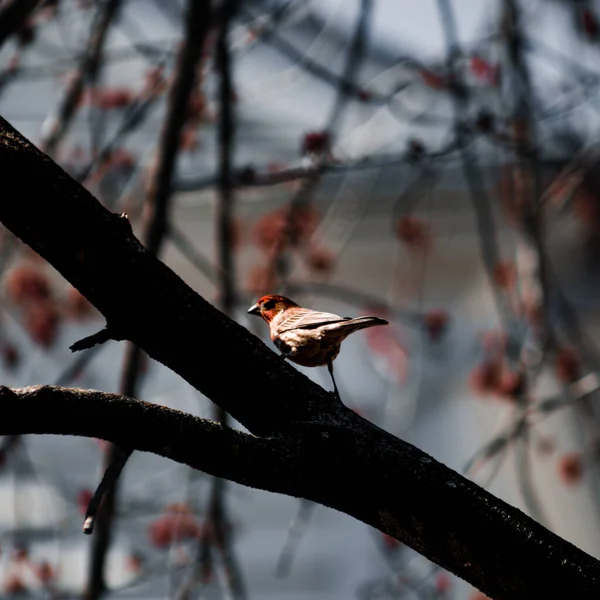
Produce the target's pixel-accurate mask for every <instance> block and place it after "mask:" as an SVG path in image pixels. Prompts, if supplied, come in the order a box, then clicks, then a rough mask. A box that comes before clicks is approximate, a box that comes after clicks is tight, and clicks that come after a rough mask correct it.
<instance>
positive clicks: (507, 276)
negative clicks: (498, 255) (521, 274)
mask: <svg viewBox="0 0 600 600" xmlns="http://www.w3.org/2000/svg"><path fill="white" fill-rule="evenodd" d="M493 280H494V283H495V284H496V285H497V286H498V287H499V288H500V289H502V290H511V289H513V288H514V286H515V284H516V283H517V269H516V268H515V265H514V263H513V262H511V261H508V260H501V261H498V262H497V263H496V265H495V266H494V270H493Z"/></svg>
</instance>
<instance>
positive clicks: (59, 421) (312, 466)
mask: <svg viewBox="0 0 600 600" xmlns="http://www.w3.org/2000/svg"><path fill="white" fill-rule="evenodd" d="M329 416H330V421H331V424H330V425H329V426H326V425H322V426H318V425H317V426H315V425H314V424H307V425H305V426H303V427H300V428H299V429H298V430H297V431H296V432H295V433H294V435H291V436H270V437H255V436H253V435H251V434H245V433H242V432H240V431H236V430H232V429H229V428H227V427H223V426H221V425H219V424H217V423H215V422H213V421H209V420H206V419H201V418H198V417H194V416H192V415H188V414H185V413H182V412H179V411H177V410H173V409H170V408H166V407H164V406H159V405H155V404H150V403H148V402H143V401H141V400H134V399H131V398H127V397H123V396H119V395H117V394H109V393H105V392H99V391H95V390H79V389H68V388H59V387H55V386H32V387H27V388H22V389H15V390H11V389H9V388H6V387H0V434H2V435H18V434H31V433H37V434H41V433H46V434H62V435H77V436H86V437H95V438H101V439H105V440H108V441H111V442H113V443H115V444H117V445H120V446H121V445H125V444H127V445H129V446H130V447H134V448H135V449H136V450H143V451H147V452H152V453H154V454H158V455H159V456H164V457H166V458H170V459H172V460H175V461H177V462H180V463H182V464H186V465H189V466H190V467H193V468H196V469H201V470H203V471H205V472H207V473H209V474H211V475H215V476H217V477H225V478H227V479H230V480H232V481H236V482H238V483H241V484H243V485H247V486H251V487H255V488H260V489H263V490H268V491H271V492H278V493H283V494H287V495H291V496H295V497H299V498H305V499H308V500H313V501H315V502H319V503H320V504H324V505H325V506H331V507H332V508H336V509H338V510H341V511H343V512H346V513H347V514H350V515H352V516H354V517H356V518H358V519H360V520H362V521H364V522H365V523H368V524H369V525H372V526H374V527H377V528H378V529H380V530H381V531H383V532H385V533H387V534H389V535H392V536H394V537H397V538H398V539H401V540H403V541H404V542H406V543H408V544H409V545H411V546H412V547H413V548H415V549H416V550H417V551H419V552H421V553H423V554H425V555H426V556H428V557H429V558H430V559H432V560H433V561H434V562H436V563H438V564H440V565H442V566H444V567H445V568H448V569H450V570H451V571H453V572H454V573H457V574H458V575H459V576H462V577H464V578H465V579H467V580H468V581H470V582H471V583H472V584H474V585H476V586H477V587H479V588H480V589H482V590H483V591H485V592H486V593H488V594H490V595H491V596H492V597H493V598H497V599H507V600H508V599H511V600H518V599H523V600H525V599H531V598H532V597H539V598H541V597H545V596H547V597H557V596H560V595H562V594H563V593H564V594H567V593H568V594H570V595H571V597H576V598H578V599H587V598H590V599H592V598H597V594H598V593H599V592H600V566H599V563H598V561H596V560H595V559H593V558H591V557H590V556H588V555H586V554H585V553H584V552H582V551H581V550H578V549H577V548H575V547H574V546H573V545H572V544H570V543H568V542H565V541H564V540H562V539H561V538H559V537H558V536H556V535H554V534H553V533H550V532H549V531H548V530H546V529H545V528H544V527H542V526H541V525H539V524H538V523H535V522H534V521H533V520H532V519H530V518H529V517H527V516H526V515H524V514H523V513H522V512H521V511H519V510H517V509H515V508H512V507H510V506H509V505H507V504H506V503H504V502H502V501H500V500H498V499H496V498H494V497H493V496H492V495H491V494H489V493H488V492H486V491H484V490H482V489H481V488H479V487H478V486H476V485H475V484H473V483H472V482H470V481H468V480H466V479H464V478H463V477H461V476H460V475H458V474H457V473H455V472H454V471H451V470H450V469H448V468H447V467H445V466H443V465H442V464H440V463H438V462H437V461H435V460H434V459H432V458H431V457H429V456H427V455H425V454H423V453H422V452H420V451H419V450H418V449H417V448H415V447H413V446H411V445H410V444H407V443H406V442H403V441H401V440H398V439H396V438H394V437H393V436H392V435H390V434H388V433H385V432H383V431H382V430H380V429H378V428H377V427H376V426H374V425H372V424H371V423H369V422H368V421H365V420H364V419H363V418H362V417H359V416H358V415H356V414H355V413H353V412H352V411H350V410H348V409H345V408H344V407H342V406H341V405H338V407H337V408H336V409H334V412H333V414H330V415H329ZM415 492H416V493H415Z"/></svg>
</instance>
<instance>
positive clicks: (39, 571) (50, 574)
mask: <svg viewBox="0 0 600 600" xmlns="http://www.w3.org/2000/svg"><path fill="white" fill-rule="evenodd" d="M34 572H35V576H36V577H37V578H38V581H39V582H40V583H41V584H43V585H48V584H49V583H51V582H52V581H54V579H55V578H56V573H55V572H54V569H53V568H52V565H51V564H50V563H49V562H47V561H45V560H44V561H42V562H40V563H38V564H37V565H34Z"/></svg>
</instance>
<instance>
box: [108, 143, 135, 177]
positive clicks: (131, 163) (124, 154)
mask: <svg viewBox="0 0 600 600" xmlns="http://www.w3.org/2000/svg"><path fill="white" fill-rule="evenodd" d="M107 159H108V162H109V164H110V166H111V167H112V168H114V169H117V170H119V171H125V172H128V171H132V170H133V169H135V166H136V164H137V159H136V158H135V156H134V155H133V154H132V153H131V152H129V151H128V150H125V149H124V148H115V149H114V150H112V151H111V152H110V153H109V155H108V157H107Z"/></svg>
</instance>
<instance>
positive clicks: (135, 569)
mask: <svg viewBox="0 0 600 600" xmlns="http://www.w3.org/2000/svg"><path fill="white" fill-rule="evenodd" d="M143 568H144V560H143V558H142V556H141V555H140V554H138V553H137V552H132V553H131V554H130V555H129V556H128V557H127V569H128V570H129V571H131V572H132V573H136V574H138V573H140V572H141V571H142V569H143Z"/></svg>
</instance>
